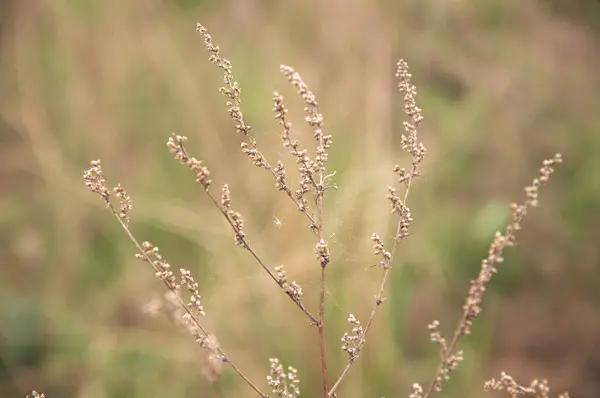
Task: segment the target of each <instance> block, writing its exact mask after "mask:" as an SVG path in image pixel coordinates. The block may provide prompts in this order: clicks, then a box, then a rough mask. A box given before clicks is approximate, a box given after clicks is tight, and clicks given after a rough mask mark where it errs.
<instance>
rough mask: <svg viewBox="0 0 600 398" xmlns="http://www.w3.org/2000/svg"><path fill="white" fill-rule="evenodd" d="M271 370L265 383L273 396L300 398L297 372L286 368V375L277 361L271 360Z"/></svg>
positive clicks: (275, 359) (289, 367)
mask: <svg viewBox="0 0 600 398" xmlns="http://www.w3.org/2000/svg"><path fill="white" fill-rule="evenodd" d="M269 361H270V362H271V369H270V372H269V375H268V376H267V383H268V384H269V387H271V389H272V391H273V394H275V395H276V396H278V397H280V398H297V397H299V396H300V379H298V371H297V370H296V369H295V368H293V367H291V366H288V371H287V373H286V372H285V370H284V369H283V365H282V364H281V363H279V359H277V358H271V359H269Z"/></svg>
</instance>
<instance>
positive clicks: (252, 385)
mask: <svg viewBox="0 0 600 398" xmlns="http://www.w3.org/2000/svg"><path fill="white" fill-rule="evenodd" d="M107 204H108V207H109V208H110V211H111V212H112V213H113V215H114V216H115V217H116V218H117V220H118V221H119V223H120V224H121V226H122V227H123V229H124V230H125V232H126V233H127V235H128V236H129V239H130V240H131V241H132V242H133V244H134V245H135V247H136V248H137V250H138V252H139V253H140V255H141V256H142V257H143V258H144V260H145V261H146V262H147V263H148V264H150V265H151V266H152V268H154V271H155V272H159V269H158V267H157V266H156V264H155V263H154V261H153V260H152V259H151V258H150V257H148V255H147V254H146V252H145V251H144V249H143V248H142V245H140V243H139V242H138V240H137V239H136V238H135V236H133V233H131V230H130V229H129V227H128V226H127V224H126V223H125V221H123V220H122V219H121V217H119V213H118V212H117V210H116V209H115V208H114V207H113V205H112V203H110V202H107ZM163 283H164V284H165V285H166V286H167V288H168V289H169V290H171V288H170V287H169V285H168V283H167V282H166V281H165V280H163ZM175 297H176V299H177V302H178V303H179V305H180V306H181V308H183V309H184V310H185V312H186V313H187V314H188V315H189V316H190V318H191V319H192V321H193V322H194V325H196V326H197V327H198V329H199V330H200V331H201V332H202V333H203V334H204V336H208V335H209V333H208V332H207V330H206V329H205V328H204V326H202V323H201V322H200V320H199V319H198V318H197V317H196V315H195V314H194V313H193V312H192V311H190V309H189V308H188V306H187V305H186V304H185V303H184V301H183V300H182V298H181V297H180V296H179V295H178V294H175ZM216 351H217V352H218V353H219V355H220V356H221V359H222V361H223V362H225V363H227V364H228V365H229V366H230V367H231V368H232V369H233V371H234V372H235V373H237V374H238V375H239V376H240V377H241V378H242V380H244V381H245V382H246V384H248V385H249V386H250V388H252V389H253V390H254V391H255V392H256V393H257V394H258V395H260V396H261V397H263V398H268V395H267V394H265V393H263V392H262V391H261V390H260V389H259V388H258V387H257V386H256V385H255V384H254V383H253V382H252V381H251V380H250V379H249V378H248V377H247V376H246V375H245V374H244V373H243V372H242V371H241V370H240V369H239V368H238V367H237V366H236V365H235V364H234V363H233V362H232V361H231V359H229V357H228V356H227V354H225V352H224V351H223V350H222V349H221V347H217V348H216Z"/></svg>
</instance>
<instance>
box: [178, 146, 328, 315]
mask: <svg viewBox="0 0 600 398" xmlns="http://www.w3.org/2000/svg"><path fill="white" fill-rule="evenodd" d="M179 145H180V148H181V150H182V151H183V153H184V155H185V156H186V157H188V158H189V155H188V153H187V152H186V150H185V148H184V147H183V145H182V144H179ZM205 192H206V194H207V195H208V197H209V198H210V200H211V202H212V203H213V204H214V205H215V207H216V208H217V209H219V212H220V213H221V214H222V215H223V217H225V219H226V220H227V222H228V223H229V225H230V226H231V228H232V229H233V232H234V233H235V234H236V237H237V238H238V240H239V241H240V242H241V243H242V247H243V248H244V249H246V250H247V251H248V252H250V254H251V255H252V257H253V258H254V259H255V260H256V262H257V263H259V264H260V266H261V267H262V268H263V269H264V270H265V271H266V272H267V274H269V276H270V277H271V279H273V281H275V283H276V284H277V285H278V286H279V287H280V288H281V289H282V290H283V291H284V292H285V290H284V286H283V283H282V282H281V281H280V280H279V279H278V278H277V276H275V274H274V273H273V271H272V270H271V268H269V266H268V265H267V264H265V262H264V261H262V259H261V258H260V257H259V255H258V254H257V253H256V252H255V251H254V249H252V247H251V246H250V244H249V243H248V241H247V240H246V238H245V237H244V236H243V235H242V234H240V231H239V230H238V228H237V227H236V226H235V223H234V222H233V220H231V217H229V214H227V211H225V209H223V208H222V207H221V205H220V204H219V202H218V201H217V199H216V198H215V197H214V196H213V194H212V193H211V192H210V191H209V190H208V189H205ZM290 194H291V192H290ZM290 197H291V196H290ZM307 215H308V214H307ZM309 217H310V215H309ZM310 219H312V217H310ZM285 293H286V296H288V297H289V298H290V300H292V301H293V302H294V304H296V306H297V307H298V308H300V310H301V311H302V312H303V313H304V314H305V315H306V316H307V317H308V318H309V319H310V322H311V324H313V325H318V324H319V320H318V319H317V318H316V317H315V316H314V315H313V314H312V313H311V312H310V311H309V310H308V308H306V306H305V305H304V304H302V302H301V301H300V300H299V299H297V298H295V297H293V296H292V295H290V294H288V293H287V292H285Z"/></svg>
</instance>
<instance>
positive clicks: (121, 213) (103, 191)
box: [84, 161, 268, 398]
mask: <svg viewBox="0 0 600 398" xmlns="http://www.w3.org/2000/svg"><path fill="white" fill-rule="evenodd" d="M99 170H100V161H93V162H92V167H91V168H90V169H89V170H87V171H86V173H85V174H84V176H85V178H86V184H87V185H88V187H90V189H91V190H92V191H93V192H96V193H98V194H99V195H100V196H101V197H102V198H103V200H104V202H105V204H106V205H107V207H108V209H109V210H110V211H111V213H112V214H113V215H114V216H115V218H116V219H117V221H119V224H121V227H122V228H123V230H124V231H125V233H126V234H127V236H128V237H129V239H130V240H131V242H132V243H133V244H134V245H135V247H136V249H137V250H138V256H139V257H140V258H142V259H143V260H144V261H145V262H147V263H148V264H150V265H151V266H152V268H153V269H154V272H155V274H156V275H160V274H161V273H162V271H161V269H160V267H159V266H158V265H157V263H156V260H154V259H153V258H151V257H150V256H149V255H148V251H147V250H144V248H143V245H142V244H140V243H139V242H138V240H137V239H136V238H135V236H134V235H133V233H132V232H131V230H130V228H129V225H128V224H129V223H128V221H129V219H128V215H127V212H128V211H129V210H130V209H131V202H130V199H129V197H128V196H127V197H126V200H125V202H126V209H124V207H123V205H121V208H120V209H119V210H117V209H116V208H115V207H114V206H113V204H112V202H111V201H110V191H108V189H107V188H106V187H105V185H104V179H103V178H100V179H98V178H95V176H98V175H99V176H101V173H102V172H101V171H99ZM90 171H91V173H90ZM98 171H99V172H98ZM90 176H91V178H90ZM94 184H96V185H95V186H94ZM115 192H117V196H119V195H120V194H122V195H125V194H124V190H123V189H122V188H121V186H120V185H119V186H118V187H117V188H115ZM119 199H120V201H121V203H124V200H123V198H122V197H120V196H119ZM159 279H161V281H162V282H163V283H164V284H165V286H166V287H167V289H168V290H170V291H173V290H174V289H173V286H172V284H171V283H170V281H169V280H168V279H165V278H159ZM174 297H175V300H176V301H177V303H178V304H179V305H180V307H181V308H182V309H183V310H184V311H185V313H186V315H187V316H188V317H189V318H188V319H189V320H190V321H191V322H193V324H194V326H195V327H196V328H197V330H199V331H200V332H201V333H202V335H203V337H205V338H208V337H209V333H208V331H207V330H206V329H205V328H204V326H203V325H202V323H201V322H200V320H199V319H198V317H197V316H196V313H194V311H192V310H191V308H190V307H189V306H188V305H187V304H186V303H185V302H184V301H183V299H182V298H181V296H180V295H179V294H175V295H174ZM213 349H214V350H215V351H216V352H217V353H218V355H219V357H220V358H221V360H222V361H223V362H225V363H227V364H228V365H229V366H230V367H231V368H232V369H233V371H234V372H235V373H237V375H238V376H240V378H242V380H244V382H245V383H246V384H248V386H250V388H252V389H253V390H254V391H255V392H256V393H257V394H258V395H260V396H261V397H263V398H268V395H267V394H265V393H263V392H262V391H261V390H260V389H259V388H258V386H256V384H254V383H253V382H252V381H251V380H250V379H249V378H248V377H247V376H246V375H245V374H244V373H243V372H242V371H241V370H240V368H238V367H237V366H236V365H235V364H234V363H233V361H231V359H230V358H229V356H228V355H227V354H226V353H225V351H223V349H222V348H221V347H219V346H216V347H214V348H213Z"/></svg>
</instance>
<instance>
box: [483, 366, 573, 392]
mask: <svg viewBox="0 0 600 398" xmlns="http://www.w3.org/2000/svg"><path fill="white" fill-rule="evenodd" d="M484 388H485V390H486V391H506V392H507V393H508V394H510V396H511V397H520V396H532V397H536V398H550V387H549V386H548V381H547V380H542V381H539V380H537V379H536V380H533V381H532V382H531V383H530V384H529V386H523V385H520V384H519V383H517V382H516V381H515V380H514V379H513V378H512V377H511V376H509V375H507V374H506V373H504V372H502V373H501V374H500V380H496V379H491V380H490V381H487V382H486V383H485V386H484ZM558 398H569V393H568V392H564V393H562V394H560V395H559V396H558Z"/></svg>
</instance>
